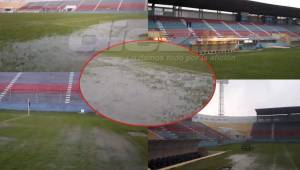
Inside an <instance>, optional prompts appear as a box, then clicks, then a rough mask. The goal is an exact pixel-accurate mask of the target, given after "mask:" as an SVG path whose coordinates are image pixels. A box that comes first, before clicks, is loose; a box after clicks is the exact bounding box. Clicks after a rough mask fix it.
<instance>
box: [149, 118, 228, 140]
mask: <svg viewBox="0 0 300 170" xmlns="http://www.w3.org/2000/svg"><path fill="white" fill-rule="evenodd" d="M149 131H151V133H154V134H157V136H160V137H162V138H163V139H165V140H178V139H181V140H187V139H201V140H202V141H207V142H210V141H213V143H218V144H221V143H224V142H225V141H226V140H231V139H230V138H229V137H227V136H226V135H224V134H222V133H219V132H218V131H216V130H214V129H212V128H210V127H208V126H206V125H204V124H202V123H200V122H192V121H184V122H181V123H178V124H173V125H167V126H162V127H158V128H150V129H149Z"/></svg>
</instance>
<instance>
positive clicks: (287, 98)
mask: <svg viewBox="0 0 300 170" xmlns="http://www.w3.org/2000/svg"><path fill="white" fill-rule="evenodd" d="M299 94H300V80H230V81H229V84H227V85H224V113H225V116H255V115H256V112H255V109H257V108H270V107H271V108H272V107H288V106H300V95H299ZM218 105H219V85H217V89H216V92H215V94H214V97H213V98H212V100H211V101H210V103H209V104H208V105H207V106H206V107H205V108H204V109H203V110H202V111H200V112H199V113H200V114H205V115H218Z"/></svg>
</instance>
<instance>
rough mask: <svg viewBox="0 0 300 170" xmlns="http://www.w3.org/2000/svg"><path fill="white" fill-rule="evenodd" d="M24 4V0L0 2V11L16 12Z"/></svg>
mask: <svg viewBox="0 0 300 170" xmlns="http://www.w3.org/2000/svg"><path fill="white" fill-rule="evenodd" d="M24 4H25V2H24V1H13V2H11V1H8V2H5V1H3V2H0V13H13V12H16V11H17V10H18V9H19V8H21V7H22V6H23V5H24Z"/></svg>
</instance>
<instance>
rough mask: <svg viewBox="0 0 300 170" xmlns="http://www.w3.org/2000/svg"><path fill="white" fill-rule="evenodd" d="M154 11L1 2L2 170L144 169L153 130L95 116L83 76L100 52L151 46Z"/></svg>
mask: <svg viewBox="0 0 300 170" xmlns="http://www.w3.org/2000/svg"><path fill="white" fill-rule="evenodd" d="M146 6H147V5H146V3H145V1H140V0H129V1H127V0H109V1H108V0H93V1H90V0H84V1H81V0H78V1H77V0H76V1H71V0H67V1H64V0H57V1H52V0H50V1H43V0H38V1H36V0H32V1H31V0H24V1H23V0H13V1H9V0H4V1H2V0H1V1H0V32H1V33H0V34H1V36H0V70H1V73H0V150H1V153H0V164H1V165H0V169H3V170H11V169H24V170H25V169H28V170H33V169H36V170H40V169H136V170H139V169H144V167H145V166H146V164H147V158H146V156H147V130H146V128H139V127H129V126H124V125H120V124H117V123H113V122H111V121H109V120H107V119H104V118H102V117H100V116H98V115H96V114H95V113H93V112H92V111H91V109H90V108H89V107H88V106H87V105H86V104H85V102H84V101H83V100H82V98H81V97H80V90H79V74H80V73H79V72H80V69H81V67H82V66H83V64H84V62H85V61H86V60H87V59H88V58H89V57H90V56H91V55H92V54H93V53H95V52H96V51H99V50H103V49H105V48H107V47H109V46H110V45H111V44H114V43H120V42H123V41H126V40H137V39H144V37H145V33H146V31H147V26H146V23H147V20H146V18H147V16H146ZM130 31H131V33H130ZM128 155H130V158H129V157H128Z"/></svg>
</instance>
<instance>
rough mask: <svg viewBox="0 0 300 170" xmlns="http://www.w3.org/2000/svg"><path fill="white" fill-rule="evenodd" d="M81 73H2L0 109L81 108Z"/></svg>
mask: <svg viewBox="0 0 300 170" xmlns="http://www.w3.org/2000/svg"><path fill="white" fill-rule="evenodd" d="M78 80H79V73H62V72H59V73H55V72H49V73H31V72H26V73H0V109H14V110H27V105H28V100H30V103H31V107H32V108H31V109H32V110H36V111H66V112H74V111H75V112H79V111H81V109H84V110H85V111H86V112H88V111H90V108H89V107H88V106H86V104H85V103H84V102H83V100H82V99H81V97H80V93H79V82H78Z"/></svg>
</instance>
